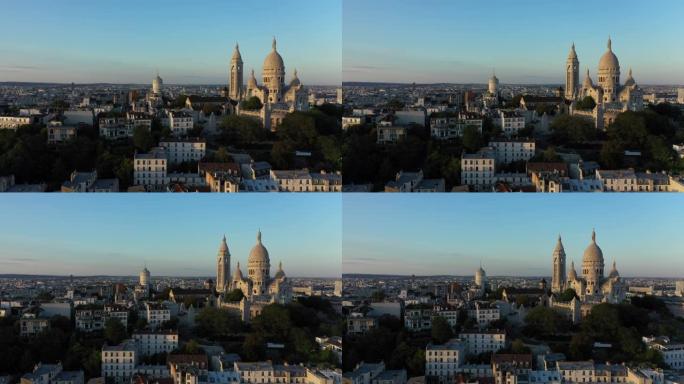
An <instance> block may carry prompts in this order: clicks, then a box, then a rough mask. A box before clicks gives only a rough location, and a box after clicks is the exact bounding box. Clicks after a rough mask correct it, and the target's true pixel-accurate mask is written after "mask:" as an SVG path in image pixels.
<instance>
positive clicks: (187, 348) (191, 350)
mask: <svg viewBox="0 0 684 384" xmlns="http://www.w3.org/2000/svg"><path fill="white" fill-rule="evenodd" d="M182 352H183V353H187V354H191V355H194V354H197V353H201V352H202V348H201V347H200V345H199V343H198V342H197V341H195V340H194V339H193V340H190V341H188V342H187V343H185V345H184V346H183V349H182Z"/></svg>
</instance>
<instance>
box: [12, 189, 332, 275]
mask: <svg viewBox="0 0 684 384" xmlns="http://www.w3.org/2000/svg"><path fill="white" fill-rule="evenodd" d="M341 215H342V213H341V199H340V198H339V196H336V195H335V194H239V195H230V196H229V195H221V194H201V195H198V194H184V195H175V194H151V195H135V196H131V195H130V194H111V195H110V194H87V195H86V194H82V195H80V194H14V195H13V194H3V196H2V198H0V217H1V219H0V244H2V245H1V246H0V274H14V273H18V274H50V275H70V274H73V275H75V276H82V275H124V276H135V275H137V274H138V273H139V272H140V270H141V269H142V268H143V266H144V265H145V263H146V264H147V268H148V269H149V270H150V272H151V274H152V276H155V275H156V276H214V275H215V273H216V272H215V271H216V267H215V265H216V255H217V252H218V248H219V245H220V242H221V238H222V237H223V235H224V234H225V235H226V238H227V242H228V248H229V250H230V253H231V255H232V257H231V265H232V268H233V270H234V268H235V265H236V263H237V262H238V261H239V262H240V265H241V266H242V268H243V273H246V272H245V271H246V270H245V268H246V266H247V258H248V255H249V251H250V249H251V248H252V247H253V246H254V244H255V243H256V234H257V231H258V230H259V229H261V232H262V242H263V244H264V246H265V247H266V248H267V249H268V251H269V254H270V259H271V273H275V271H276V270H277V267H278V262H280V261H282V262H283V269H284V270H285V273H286V274H287V275H288V276H291V277H339V276H340V273H341V272H340V270H341Z"/></svg>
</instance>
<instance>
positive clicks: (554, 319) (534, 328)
mask: <svg viewBox="0 0 684 384" xmlns="http://www.w3.org/2000/svg"><path fill="white" fill-rule="evenodd" d="M573 293H574V291H573ZM569 328H570V324H569V322H568V320H567V319H565V317H563V315H561V314H560V313H558V312H556V311H555V310H553V309H551V308H548V307H544V306H541V305H538V306H536V307H534V308H532V309H530V310H529V312H528V313H527V316H525V330H524V331H525V334H526V335H528V336H531V337H549V336H553V335H555V334H558V333H562V332H566V331H567V330H568V329H569Z"/></svg>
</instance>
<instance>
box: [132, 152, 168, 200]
mask: <svg viewBox="0 0 684 384" xmlns="http://www.w3.org/2000/svg"><path fill="white" fill-rule="evenodd" d="M167 161H168V160H167V158H166V151H164V149H163V148H159V147H156V148H152V150H150V152H149V153H136V154H135V156H134V157H133V183H134V184H135V185H142V186H145V188H147V189H148V190H157V191H158V190H161V189H162V188H163V187H164V186H165V185H166V183H167V180H166V172H167Z"/></svg>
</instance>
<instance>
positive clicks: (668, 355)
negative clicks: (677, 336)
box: [648, 338, 684, 370]
mask: <svg viewBox="0 0 684 384" xmlns="http://www.w3.org/2000/svg"><path fill="white" fill-rule="evenodd" d="M648 347H649V348H651V349H655V350H657V351H659V352H660V354H661V355H663V360H664V361H665V364H667V365H669V366H670V368H672V369H676V370H682V369H684V344H683V343H670V340H669V339H667V338H658V339H657V340H654V341H652V342H650V343H648Z"/></svg>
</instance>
